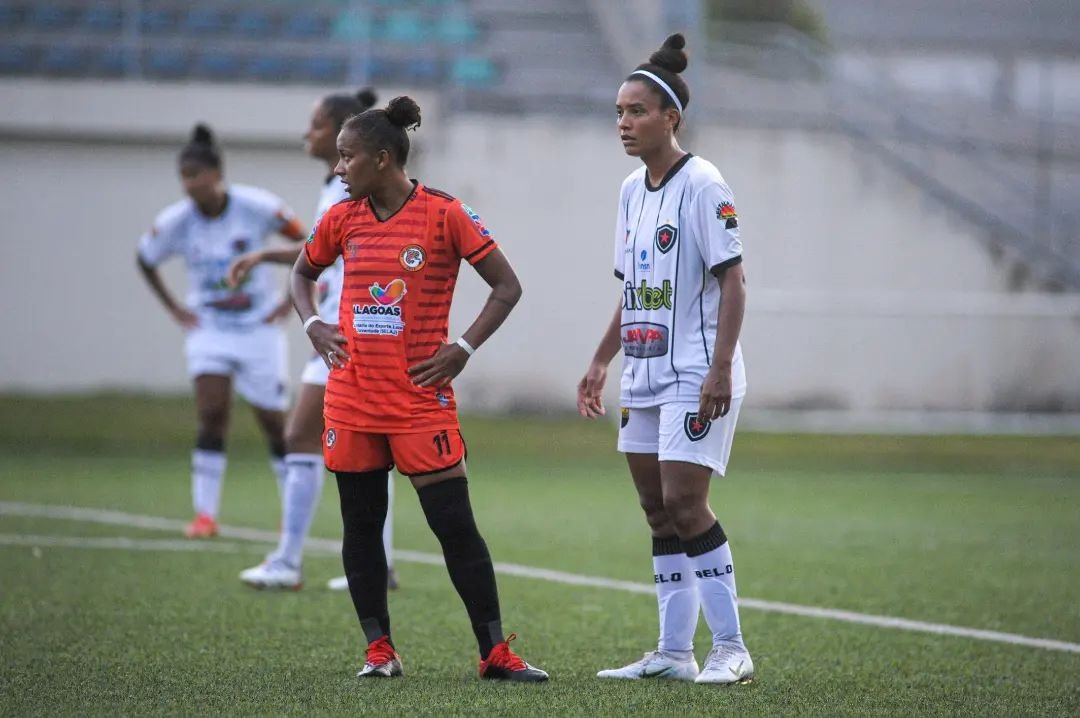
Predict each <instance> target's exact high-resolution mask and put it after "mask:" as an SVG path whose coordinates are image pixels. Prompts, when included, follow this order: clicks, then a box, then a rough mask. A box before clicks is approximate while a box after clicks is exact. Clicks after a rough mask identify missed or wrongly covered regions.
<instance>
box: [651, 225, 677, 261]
mask: <svg viewBox="0 0 1080 718" xmlns="http://www.w3.org/2000/svg"><path fill="white" fill-rule="evenodd" d="M678 237H679V228H678V227H673V226H671V225H670V224H662V225H660V226H659V227H657V228H656V249H657V250H659V251H660V252H661V253H662V254H666V253H667V252H668V250H670V249H671V248H672V247H674V246H675V240H676V239H678Z"/></svg>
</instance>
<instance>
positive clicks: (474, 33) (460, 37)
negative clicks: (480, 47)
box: [435, 12, 480, 45]
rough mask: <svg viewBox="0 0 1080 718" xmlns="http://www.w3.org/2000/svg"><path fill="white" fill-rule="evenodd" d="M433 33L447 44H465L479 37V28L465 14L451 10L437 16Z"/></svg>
mask: <svg viewBox="0 0 1080 718" xmlns="http://www.w3.org/2000/svg"><path fill="white" fill-rule="evenodd" d="M435 35H436V36H437V37H438V38H439V41H440V42H443V43H446V44H447V45H465V44H467V43H470V42H473V41H474V40H476V38H478V37H480V28H479V27H477V25H476V23H475V22H473V20H472V18H470V17H468V16H467V15H464V14H462V13H458V12H451V13H448V14H446V15H444V16H442V17H441V18H439V21H438V22H437V23H436V24H435Z"/></svg>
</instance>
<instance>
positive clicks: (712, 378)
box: [698, 264, 746, 420]
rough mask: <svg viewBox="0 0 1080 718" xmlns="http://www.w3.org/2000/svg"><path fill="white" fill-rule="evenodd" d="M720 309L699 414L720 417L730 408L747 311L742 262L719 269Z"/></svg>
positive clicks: (717, 279)
mask: <svg viewBox="0 0 1080 718" xmlns="http://www.w3.org/2000/svg"><path fill="white" fill-rule="evenodd" d="M715 274H716V281H718V282H719V283H720V311H719V315H718V319H717V324H716V349H715V353H714V355H713V362H712V366H710V367H709V373H708V374H707V375H706V376H705V381H704V382H703V383H702V385H701V403H700V405H699V407H698V416H699V417H702V418H705V419H710V420H711V419H717V418H719V417H721V416H726V415H727V413H728V411H729V410H730V409H731V361H732V357H733V356H734V354H735V345H736V343H737V342H738V341H739V333H740V332H741V331H742V323H743V314H744V313H745V311H746V278H745V275H744V274H743V268H742V264H735V265H733V266H730V267H726V268H720V269H717V270H716V272H715Z"/></svg>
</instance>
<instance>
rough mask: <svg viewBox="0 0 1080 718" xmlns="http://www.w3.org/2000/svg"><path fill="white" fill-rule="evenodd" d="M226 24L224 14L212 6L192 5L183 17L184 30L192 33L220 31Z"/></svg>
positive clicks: (202, 33)
mask: <svg viewBox="0 0 1080 718" xmlns="http://www.w3.org/2000/svg"><path fill="white" fill-rule="evenodd" d="M227 26H228V23H227V22H226V19H225V16H224V15H223V14H222V13H220V12H218V11H217V10H214V9H213V8H206V7H193V8H191V10H189V11H188V14H187V17H185V18H184V32H187V33H190V34H192V35H212V34H216V33H220V32H223V31H224V30H225V29H226V28H227Z"/></svg>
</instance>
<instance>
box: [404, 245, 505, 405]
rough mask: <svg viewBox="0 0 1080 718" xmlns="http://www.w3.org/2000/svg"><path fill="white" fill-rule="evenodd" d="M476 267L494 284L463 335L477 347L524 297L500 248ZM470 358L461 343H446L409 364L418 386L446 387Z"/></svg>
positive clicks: (485, 279) (488, 283) (470, 343)
mask: <svg viewBox="0 0 1080 718" xmlns="http://www.w3.org/2000/svg"><path fill="white" fill-rule="evenodd" d="M473 268H474V269H476V273H477V274H479V275H480V277H481V278H482V279H483V280H484V281H485V282H487V285H488V286H489V287H491V294H489V295H488V298H487V301H486V302H484V306H483V308H482V309H481V310H480V314H479V315H478V316H477V317H476V320H475V321H474V322H473V323H472V325H471V326H470V327H469V328H468V329H467V330H466V331H465V333H464V334H462V335H461V338H462V339H464V340H465V342H466V343H468V345H469V346H471V347H473V348H474V349H476V348H479V347H480V345H481V344H483V343H484V342H486V341H487V340H488V338H489V337H491V335H492V334H494V333H495V331H496V330H497V329H498V328H499V327H500V326H502V323H503V322H505V321H506V318H507V317H508V316H510V311H511V310H512V309H513V308H514V306H515V305H516V304H517V303H518V300H519V299H521V282H520V281H518V277H517V274H516V273H515V272H514V268H513V267H511V266H510V262H509V260H507V259H506V255H504V254H503V253H502V250H500V249H495V250H494V251H492V252H491V253H490V254H489V255H488V256H486V257H484V258H483V259H481V260H480V261H479V262H477V263H476V264H474V265H473ZM468 360H469V353H468V352H467V351H465V349H464V348H462V347H461V346H460V345H458V344H456V343H454V344H443V345H442V346H441V347H439V349H438V351H436V352H435V355H434V356H432V357H431V358H430V359H427V360H425V361H422V362H420V363H418V364H414V365H413V366H411V367H409V374H410V375H411V376H412V378H413V382H414V383H415V384H417V385H419V386H444V385H446V384H449V383H450V381H451V380H452V379H453V378H454V377H456V376H457V375H458V374H460V373H461V370H462V369H464V368H465V364H466V362H468Z"/></svg>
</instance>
